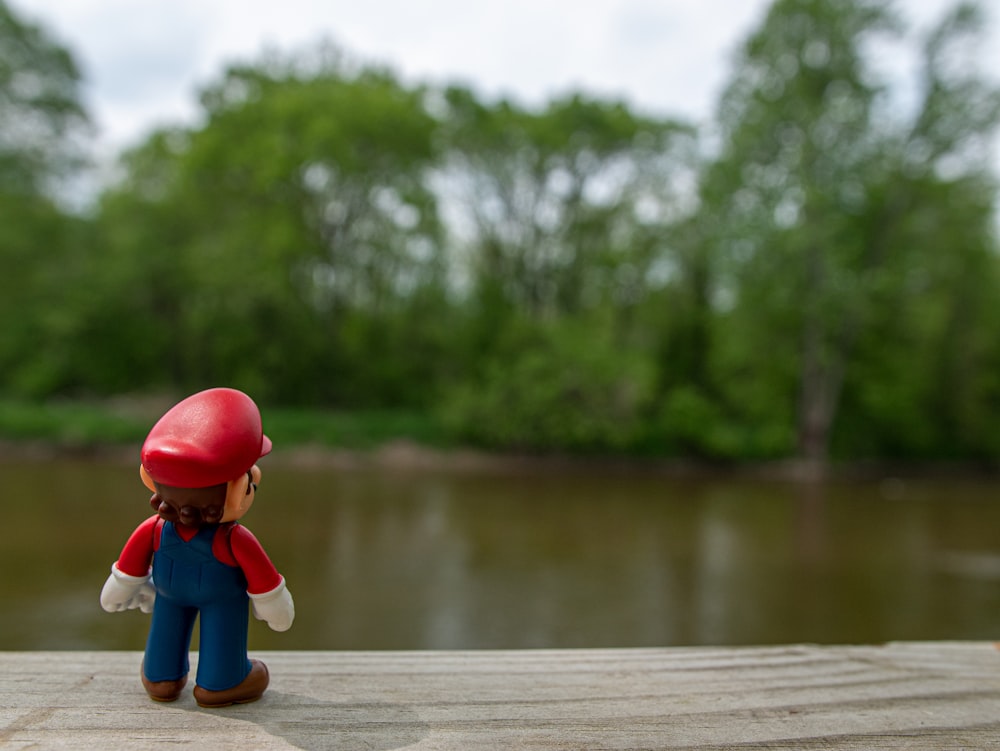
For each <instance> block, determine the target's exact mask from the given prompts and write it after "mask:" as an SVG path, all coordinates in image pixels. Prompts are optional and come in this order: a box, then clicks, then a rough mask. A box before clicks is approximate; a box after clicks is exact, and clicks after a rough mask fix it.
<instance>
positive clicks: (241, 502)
mask: <svg viewBox="0 0 1000 751" xmlns="http://www.w3.org/2000/svg"><path fill="white" fill-rule="evenodd" d="M251 477H252V478H253V479H252V480H251ZM259 480H260V469H259V468H258V467H257V465H256V464H255V465H253V467H251V468H250V471H249V472H247V473H244V474H242V475H240V476H239V477H238V478H237V479H235V480H230V481H229V482H228V483H227V484H226V508H225V512H224V513H223V515H222V521H223V522H234V521H236V520H237V519H240V518H242V516H243V515H244V514H245V513H246V512H247V511H249V510H250V506H251V505H253V499H254V497H255V496H256V494H257V482H258V481H259Z"/></svg>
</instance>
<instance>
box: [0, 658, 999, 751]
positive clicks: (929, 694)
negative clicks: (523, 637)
mask: <svg viewBox="0 0 1000 751" xmlns="http://www.w3.org/2000/svg"><path fill="white" fill-rule="evenodd" d="M255 656H259V657H261V658H263V659H264V660H265V661H266V662H267V663H268V665H269V666H270V668H271V675H272V682H271V688H270V689H269V690H268V692H267V694H265V696H264V698H263V699H262V700H261V701H259V702H257V703H256V704H250V705H245V706H236V707H230V708H227V709H221V710H218V709H217V710H203V709H199V708H198V706H197V705H196V704H195V703H194V700H193V698H192V697H191V696H190V692H187V693H186V694H185V695H184V697H182V698H181V699H180V700H179V701H177V702H176V703H173V704H155V703H153V702H151V701H149V700H148V699H146V697H145V694H144V692H143V690H142V687H141V685H140V684H139V680H138V670H139V661H140V659H141V658H140V655H138V654H135V653H125V652H7V653H2V652H0V749H22V748H24V749H26V748H41V749H49V748H67V749H100V750H101V751H104V750H105V749H115V750H117V749H129V748H160V747H165V746H167V745H180V744H184V745H185V746H188V745H190V747H191V748H207V749H240V751H252V750H256V749H289V748H292V749H294V748H300V749H350V750H352V751H353V750H355V749H398V748H408V749H460V750H461V751H476V750H478V749H520V748H530V749H574V750H579V749H737V748H749V747H756V748H780V749H831V748H836V749H887V748H892V749H928V750H931V749H933V751H942V749H960V748H961V749H992V748H996V749H1000V652H998V650H997V649H996V648H995V647H994V645H993V644H989V643H983V642H959V643H948V642H944V643H942V642H935V643H905V642H904V643H894V644H888V645H884V646H846V647H818V646H808V645H800V646H799V645H797V646H781V647H753V648H751V647H746V648H701V647H698V648H669V649H622V650H606V649H594V650H553V651H549V650H545V651H511V652H504V651H499V652H497V651H483V652H272V653H255ZM194 657H195V658H196V655H195V656H194Z"/></svg>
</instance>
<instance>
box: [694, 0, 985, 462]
mask: <svg viewBox="0 0 1000 751" xmlns="http://www.w3.org/2000/svg"><path fill="white" fill-rule="evenodd" d="M958 18H962V19H965V20H964V21H963V22H962V23H956V22H955V19H958ZM974 20H975V16H974V14H973V13H972V11H971V10H969V9H961V10H959V11H957V13H956V14H955V15H953V16H951V17H950V18H949V19H948V20H946V21H945V22H944V24H943V25H942V26H941V27H940V28H939V31H938V32H937V34H936V36H935V39H936V41H934V42H933V43H932V44H931V45H930V47H928V51H927V54H926V71H927V72H926V74H925V81H926V83H927V85H926V87H925V98H924V100H923V102H922V103H921V106H920V107H919V110H918V112H917V113H916V114H915V115H914V116H912V119H911V120H909V121H907V120H906V119H904V118H903V117H901V116H900V115H899V114H898V113H896V112H894V111H893V110H892V109H890V107H889V103H890V100H889V99H888V98H887V97H886V92H887V88H886V86H885V85H884V84H883V83H882V82H881V81H879V80H878V77H877V75H876V73H875V71H874V69H873V67H872V65H871V63H870V60H869V58H868V57H866V54H865V53H866V51H867V50H870V49H872V47H870V46H869V45H870V44H877V43H878V39H879V38H880V37H884V36H885V35H889V34H893V35H894V34H897V33H898V29H899V28H900V27H899V23H898V21H897V20H896V19H895V18H894V17H893V16H892V15H890V14H889V13H888V12H887V11H886V9H885V8H884V6H883V4H881V3H874V2H868V1H867V0H849V1H846V2H840V1H837V2H834V1H833V0H777V2H775V3H774V5H773V6H772V7H771V9H770V11H769V13H768V15H767V17H766V19H765V21H764V23H763V24H762V26H761V28H760V29H759V30H758V31H757V32H756V33H754V34H753V35H752V36H751V37H750V39H749V40H748V42H747V43H746V45H745V47H744V48H743V51H742V54H741V56H740V59H739V60H738V61H737V73H736V75H735V77H734V79H733V81H732V83H731V84H730V86H729V87H728V89H727V91H726V93H725V95H724V97H723V100H722V104H721V108H720V115H719V118H720V126H721V131H722V143H723V149H722V151H721V153H720V155H719V157H718V159H717V160H716V161H715V162H714V163H713V164H712V166H711V167H710V169H709V171H708V173H707V175H706V178H705V181H704V185H703V196H704V199H705V200H704V211H705V212H707V214H708V216H710V217H712V221H711V223H712V225H713V226H715V227H720V228H722V229H721V231H719V232H717V234H716V236H715V237H714V238H713V242H714V244H715V252H716V253H718V257H719V258H720V259H724V264H725V269H726V271H727V272H728V276H727V279H726V281H725V282H724V283H723V284H722V285H721V287H720V288H719V290H718V294H719V296H720V299H721V300H723V301H724V309H723V313H724V316H723V320H724V322H725V329H724V332H725V334H724V336H725V341H724V342H723V343H722V344H720V346H719V349H718V350H717V351H716V353H715V355H714V356H715V357H716V358H717V360H716V363H717V364H716V366H715V367H716V368H717V370H716V378H717V379H719V380H718V383H725V384H728V385H727V386H726V390H727V399H728V400H729V403H730V404H732V405H737V407H738V408H739V409H743V410H744V414H746V415H748V416H751V417H752V418H754V419H763V420H764V423H763V424H764V425H767V424H772V425H774V424H779V425H780V424H781V423H783V422H785V421H787V420H794V424H795V429H794V431H789V434H790V435H791V434H794V436H795V439H794V447H795V450H796V452H797V453H798V455H799V456H801V457H803V458H805V459H808V460H810V461H814V462H822V461H825V459H826V458H827V456H828V453H829V449H830V444H831V437H832V435H833V433H834V427H835V423H836V421H837V418H838V415H839V413H840V408H841V402H842V397H843V395H844V388H845V383H847V381H848V376H849V373H850V372H851V371H852V369H853V368H855V367H856V365H857V356H858V353H859V342H860V340H861V339H862V338H864V337H865V336H867V335H868V332H870V331H872V330H873V329H872V327H873V326H875V325H876V323H877V322H878V321H879V320H885V316H886V314H887V311H890V310H893V309H896V310H898V309H900V308H901V307H909V305H911V304H913V302H914V300H916V299H918V296H919V295H920V293H919V292H916V290H915V289H914V287H913V286H912V285H909V284H907V283H906V280H907V279H912V276H913V273H914V271H915V270H919V272H921V273H924V274H927V275H929V278H930V279H931V280H932V281H931V284H932V285H933V287H934V288H935V290H936V292H937V294H939V295H941V296H942V299H944V298H947V297H950V296H952V295H955V294H956V293H957V292H958V287H957V286H956V285H957V284H958V282H957V281H956V280H957V279H958V278H959V277H960V276H961V274H958V273H956V272H957V271H958V270H960V269H963V268H967V267H969V265H970V262H973V261H974V263H972V267H978V266H979V265H980V264H981V263H982V260H983V259H982V253H983V250H984V245H983V242H982V233H983V231H984V228H985V227H986V226H987V225H988V222H989V214H988V212H986V213H980V212H976V213H975V218H974V221H973V224H972V225H971V226H970V227H968V228H967V231H964V232H962V233H961V235H960V236H958V237H955V236H951V238H950V240H949V245H950V246H951V252H950V253H948V254H947V255H946V256H945V255H942V254H941V253H939V252H938V248H939V246H938V245H937V244H936V243H937V242H939V241H940V240H941V239H942V238H944V237H947V236H949V235H951V230H952V229H954V228H955V224H954V221H955V220H956V219H957V217H958V216H959V214H958V213H953V212H949V211H947V210H945V209H944V206H943V205H942V203H941V201H942V198H943V197H944V198H945V205H947V204H948V203H949V199H950V200H952V201H957V200H961V199H959V196H965V197H967V196H968V195H969V194H968V193H967V187H966V183H967V181H968V180H972V181H974V182H978V183H979V184H981V185H982V186H984V187H985V186H986V185H987V184H988V183H987V182H985V181H983V179H982V167H981V165H978V164H976V165H973V164H970V163H969V162H968V161H967V160H966V161H964V162H963V161H961V160H959V161H956V157H957V156H958V155H959V154H960V153H962V150H963V149H967V148H968V146H969V145H971V144H973V143H981V141H982V139H983V138H985V137H986V136H987V135H988V134H989V132H990V129H991V128H992V127H993V126H994V125H995V123H996V109H995V106H996V104H995V96H996V94H995V92H994V91H993V90H992V89H991V88H990V87H989V86H988V85H987V84H985V83H983V82H982V81H981V80H979V79H976V78H975V77H974V76H973V77H970V76H969V74H968V73H967V72H962V73H961V77H956V74H957V72H956V71H949V70H948V69H947V68H946V67H945V65H944V63H945V59H944V58H943V57H942V56H940V55H938V54H936V53H935V50H940V49H941V46H942V45H943V44H945V43H946V42H945V40H948V39H952V38H953V37H954V35H955V34H956V33H958V32H959V31H963V32H968V31H970V30H971V29H973V28H975V23H974ZM983 95H985V98H982V97H983ZM959 113H967V114H968V116H965V114H959ZM956 115H957V116H956ZM932 134H933V142H934V144H935V145H934V146H931V145H930V144H929V143H928V144H925V143H924V139H926V138H928V137H929V136H931V135H932ZM956 170H957V172H956ZM947 172H952V173H953V175H952V176H951V177H949V176H948V175H947ZM918 173H919V174H920V175H922V177H921V178H920V179H916V178H915V176H916V175H917V174H918ZM959 177H960V178H961V179H956V178H959ZM977 204H979V205H981V202H977ZM961 216H963V217H965V218H968V212H967V211H966V212H962V213H961ZM918 217H919V218H920V219H917V218H918ZM921 222H923V223H925V226H923V227H922V228H921V229H920V230H917V229H916V228H917V226H918V225H919V224H920V223H921ZM926 223H929V226H926ZM929 233H930V234H929ZM976 259H978V260H976ZM969 281H970V280H968V279H967V280H966V282H969ZM983 281H984V282H985V280H983ZM897 333H898V332H897ZM907 333H908V334H909V335H911V336H916V337H919V336H921V334H920V332H919V331H917V330H916V329H915V328H914V327H910V328H909V329H908V330H907ZM924 342H925V343H926V340H924ZM912 364H913V363H912V360H911V365H912ZM784 394H797V398H796V400H795V401H794V402H793V401H790V400H789V399H787V398H785V397H784V396H783V395H784ZM914 407H915V405H911V408H914Z"/></svg>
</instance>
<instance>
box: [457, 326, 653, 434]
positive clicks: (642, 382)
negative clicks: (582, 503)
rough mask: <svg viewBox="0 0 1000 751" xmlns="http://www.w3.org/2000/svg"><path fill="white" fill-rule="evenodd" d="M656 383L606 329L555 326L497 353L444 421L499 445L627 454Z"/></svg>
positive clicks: (535, 331) (641, 362)
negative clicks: (653, 385)
mask: <svg viewBox="0 0 1000 751" xmlns="http://www.w3.org/2000/svg"><path fill="white" fill-rule="evenodd" d="M652 380H653V379H652V371H651V368H650V365H649V363H648V362H647V361H646V359H645V358H644V357H642V356H641V354H640V353H636V352H629V351H625V350H623V349H622V348H621V347H619V346H617V345H616V344H615V342H614V341H613V340H612V339H611V337H609V336H608V334H607V332H602V331H601V329H600V327H599V326H598V327H595V326H593V325H587V324H580V323H577V322H573V323H568V324H563V325H558V326H548V327H544V328H541V329H532V330H531V331H530V333H528V334H527V335H526V336H524V338H523V339H522V340H521V341H517V342H510V344H509V346H508V347H505V348H504V349H503V350H502V351H500V352H498V353H497V355H496V356H495V358H494V359H491V360H490V361H489V362H488V363H487V364H486V365H485V367H484V369H483V374H482V376H481V377H480V378H479V379H476V380H474V381H473V382H471V383H468V384H466V385H464V386H463V387H462V388H460V389H459V390H458V391H457V392H456V393H455V394H453V396H452V398H451V400H450V401H449V402H448V403H447V404H446V405H445V407H444V415H445V417H444V419H445V421H446V425H448V426H450V427H451V428H452V429H453V430H455V432H456V433H457V434H458V435H459V436H461V437H463V438H466V439H469V440H472V441H474V442H476V443H479V444H481V445H485V446H489V447H492V448H515V449H519V450H531V451H553V450H563V449H568V450H572V451H585V452H593V451H621V450H625V449H628V448H631V447H633V446H634V445H635V444H636V442H637V441H638V439H639V437H640V433H641V430H642V416H643V413H644V411H645V410H646V409H647V407H648V406H649V403H650V399H651V397H652Z"/></svg>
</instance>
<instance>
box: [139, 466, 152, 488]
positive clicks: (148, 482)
mask: <svg viewBox="0 0 1000 751" xmlns="http://www.w3.org/2000/svg"><path fill="white" fill-rule="evenodd" d="M139 477H141V478H142V484H143V485H145V486H146V487H147V488H149V489H150V490H152V491H153V492H154V493H155V492H156V483H154V482H153V478H152V477H150V476H149V472H147V471H146V468H145V467H144V466H142V465H141V464H140V465H139Z"/></svg>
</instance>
